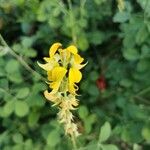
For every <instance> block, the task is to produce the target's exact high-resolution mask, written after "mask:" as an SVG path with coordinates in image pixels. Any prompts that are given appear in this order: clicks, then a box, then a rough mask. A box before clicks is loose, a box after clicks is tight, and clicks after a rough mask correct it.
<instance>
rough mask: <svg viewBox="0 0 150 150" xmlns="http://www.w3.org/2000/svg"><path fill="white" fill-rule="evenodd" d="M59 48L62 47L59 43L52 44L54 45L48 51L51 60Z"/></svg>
mask: <svg viewBox="0 0 150 150" xmlns="http://www.w3.org/2000/svg"><path fill="white" fill-rule="evenodd" d="M61 46H62V44H61V43H54V44H53V45H52V46H51V47H50V49H49V55H50V57H51V58H52V57H53V56H54V55H55V53H56V51H57V50H58V48H60V47H61Z"/></svg>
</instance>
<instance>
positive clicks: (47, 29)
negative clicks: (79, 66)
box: [0, 0, 150, 150]
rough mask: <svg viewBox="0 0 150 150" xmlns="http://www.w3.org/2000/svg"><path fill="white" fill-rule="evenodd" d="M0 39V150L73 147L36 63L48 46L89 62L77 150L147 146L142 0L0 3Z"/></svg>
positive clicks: (149, 53)
mask: <svg viewBox="0 0 150 150" xmlns="http://www.w3.org/2000/svg"><path fill="white" fill-rule="evenodd" d="M0 34H1V36H0V150H41V149H43V150H71V149H72V145H71V141H70V139H69V138H68V137H66V136H65V135H64V130H63V128H62V126H61V125H60V124H59V123H58V122H57V112H58V110H57V109H56V108H54V107H51V103H49V102H47V101H46V100H45V98H44V96H43V91H44V90H45V89H47V88H48V87H47V85H46V83H45V82H44V81H45V79H44V77H46V73H45V72H44V71H43V70H42V69H41V68H39V67H38V65H37V61H41V62H42V58H43V56H48V50H49V47H50V46H51V45H52V44H53V43H54V42H61V43H62V44H63V45H64V47H67V46H68V45H69V44H71V43H74V44H76V45H77V47H78V49H79V53H80V54H81V56H82V57H84V58H85V62H87V61H88V64H87V66H86V67H85V68H84V69H83V70H82V71H83V79H82V81H81V83H80V85H79V87H80V90H79V92H78V93H79V94H80V95H81V96H79V99H80V107H79V109H77V110H76V111H74V112H73V113H74V114H75V116H76V117H75V121H76V122H77V124H78V130H79V132H80V133H81V135H80V136H79V138H78V139H77V145H78V147H80V148H79V149H80V150H91V149H95V150H96V149H97V150H100V149H102V150H117V149H119V150H149V149H150V79H149V78H150V1H149V0H124V1H123V0H118V1H117V0H68V1H67V0H0ZM105 122H107V124H109V126H111V131H110V133H108V130H109V127H108V126H107V125H103V124H104V123H105ZM101 127H102V128H101ZM99 134H100V135H99ZM102 134H103V138H104V140H103V142H102V140H101V139H102ZM107 134H108V136H109V137H107ZM105 136H106V137H105ZM99 137H100V138H99ZM100 143H101V145H102V146H101V148H99V146H98V144H100Z"/></svg>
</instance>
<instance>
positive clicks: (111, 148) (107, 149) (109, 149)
mask: <svg viewBox="0 0 150 150" xmlns="http://www.w3.org/2000/svg"><path fill="white" fill-rule="evenodd" d="M101 147H102V150H119V149H118V147H117V146H115V145H112V144H107V145H104V144H103V145H102V146H101Z"/></svg>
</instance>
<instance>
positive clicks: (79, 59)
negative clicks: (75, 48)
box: [74, 54, 84, 64]
mask: <svg viewBox="0 0 150 150" xmlns="http://www.w3.org/2000/svg"><path fill="white" fill-rule="evenodd" d="M74 61H75V63H78V64H80V63H82V62H83V61H84V59H83V58H82V57H81V56H80V55H79V54H75V55H74Z"/></svg>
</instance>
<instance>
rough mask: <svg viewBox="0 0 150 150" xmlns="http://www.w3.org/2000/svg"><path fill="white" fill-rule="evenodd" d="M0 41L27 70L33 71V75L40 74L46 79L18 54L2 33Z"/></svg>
mask: <svg viewBox="0 0 150 150" xmlns="http://www.w3.org/2000/svg"><path fill="white" fill-rule="evenodd" d="M0 41H1V43H2V44H3V46H5V47H7V48H8V52H9V53H10V54H11V55H12V56H13V57H15V58H16V59H17V60H18V61H19V62H20V63H21V64H22V65H23V66H24V67H25V68H26V70H28V71H29V72H30V73H32V74H33V75H34V74H36V75H38V76H40V77H41V79H42V80H44V81H45V80H46V79H45V78H44V77H43V76H42V75H41V74H39V73H38V72H36V71H35V70H33V69H32V68H31V67H30V66H29V65H28V64H27V63H26V62H25V61H24V60H23V58H22V57H20V56H19V55H17V54H16V53H15V52H14V51H13V50H12V49H11V48H10V47H9V46H8V44H7V43H6V42H5V40H4V39H3V37H2V35H1V34H0Z"/></svg>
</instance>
